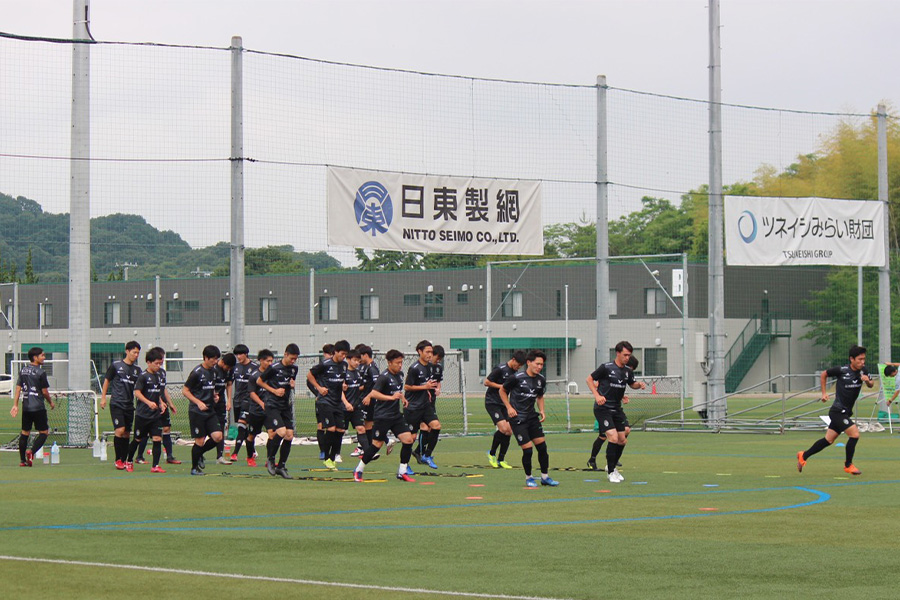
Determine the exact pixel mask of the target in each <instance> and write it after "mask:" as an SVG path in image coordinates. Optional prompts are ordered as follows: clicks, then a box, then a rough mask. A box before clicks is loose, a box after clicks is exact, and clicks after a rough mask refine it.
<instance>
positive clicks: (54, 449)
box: [50, 442, 59, 465]
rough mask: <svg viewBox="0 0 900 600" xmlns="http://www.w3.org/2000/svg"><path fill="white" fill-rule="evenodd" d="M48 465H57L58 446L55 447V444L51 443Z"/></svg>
mask: <svg viewBox="0 0 900 600" xmlns="http://www.w3.org/2000/svg"><path fill="white" fill-rule="evenodd" d="M50 464H53V465H58V464H59V446H57V445H56V442H53V447H52V448H51V449H50Z"/></svg>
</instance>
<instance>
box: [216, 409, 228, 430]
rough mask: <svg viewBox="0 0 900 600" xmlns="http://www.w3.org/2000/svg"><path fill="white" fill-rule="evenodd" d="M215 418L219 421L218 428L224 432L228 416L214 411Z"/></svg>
mask: <svg viewBox="0 0 900 600" xmlns="http://www.w3.org/2000/svg"><path fill="white" fill-rule="evenodd" d="M216 418H217V419H219V426H220V427H221V428H222V431H225V424H226V423H227V422H228V415H226V414H225V413H223V412H218V411H216Z"/></svg>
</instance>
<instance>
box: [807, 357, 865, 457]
mask: <svg viewBox="0 0 900 600" xmlns="http://www.w3.org/2000/svg"><path fill="white" fill-rule="evenodd" d="M849 354H850V363H849V364H847V365H844V366H841V367H831V368H830V369H828V370H827V371H822V375H821V378H820V380H821V381H820V383H821V385H822V402H828V392H827V391H826V390H825V386H826V384H827V383H828V378H829V377H836V378H837V382H836V383H835V386H834V404H832V405H831V408H830V409H829V410H828V418H829V419H830V420H831V423H830V424H829V425H828V429H826V430H825V437H823V438H822V439H820V440H817V441H816V442H815V443H814V444H813V445H812V446H810V447H809V450H807V451H806V452H798V453H797V470H798V471H801V472H802V471H803V467H805V466H806V461H808V460H809V457H810V456H812V455H813V454H816V453H818V452H821V451H822V450H824V449H825V448H827V447H828V446H830V445H831V444H833V443H834V440H836V439H837V437H838V436H839V435H841V433H844V432H846V433H847V437H848V438H849V439H848V440H847V447H846V448H845V450H846V456H845V460H844V471H845V472H847V473H850V474H851V475H859V474H860V473H862V471H860V470H859V469H857V468H856V467H855V466H853V453H854V452H855V451H856V443H857V442H859V427H857V426H856V423H854V422H853V421H852V420H850V417H852V416H853V405H854V404H856V399H857V398H859V392H860V391H861V390H862V385H863V383H865V384H866V386H867V387H872V386H873V385H875V384H874V382H873V381H872V378H871V377H869V372H868V370H866V349H865V348H864V347H862V346H850V353H849Z"/></svg>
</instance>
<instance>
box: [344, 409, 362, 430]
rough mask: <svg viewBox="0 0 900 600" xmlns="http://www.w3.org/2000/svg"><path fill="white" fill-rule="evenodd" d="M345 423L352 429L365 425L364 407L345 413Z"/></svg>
mask: <svg viewBox="0 0 900 600" xmlns="http://www.w3.org/2000/svg"><path fill="white" fill-rule="evenodd" d="M344 422H345V424H346V425H349V426H350V427H362V426H363V425H365V422H366V418H365V414H364V411H363V405H362V404H360V405H359V406H357V407H355V408H354V409H353V410H345V411H344Z"/></svg>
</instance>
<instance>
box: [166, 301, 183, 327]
mask: <svg viewBox="0 0 900 600" xmlns="http://www.w3.org/2000/svg"><path fill="white" fill-rule="evenodd" d="M182 321H184V302H182V301H181V300H167V301H166V324H172V325H176V324H178V323H181V322H182Z"/></svg>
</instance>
